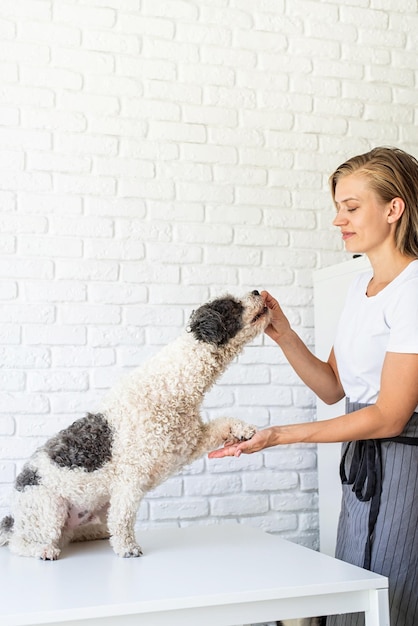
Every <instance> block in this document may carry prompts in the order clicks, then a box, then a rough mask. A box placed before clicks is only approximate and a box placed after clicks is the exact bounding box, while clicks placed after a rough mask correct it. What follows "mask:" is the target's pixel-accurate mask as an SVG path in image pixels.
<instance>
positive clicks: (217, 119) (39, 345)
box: [0, 0, 418, 546]
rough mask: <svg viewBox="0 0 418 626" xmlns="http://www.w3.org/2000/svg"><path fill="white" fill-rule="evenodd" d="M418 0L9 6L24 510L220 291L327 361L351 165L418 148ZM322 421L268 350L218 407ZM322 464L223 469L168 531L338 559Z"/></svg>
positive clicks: (271, 461)
mask: <svg viewBox="0 0 418 626" xmlns="http://www.w3.org/2000/svg"><path fill="white" fill-rule="evenodd" d="M417 26H418V15H417V13H416V2H415V0H414V1H412V0H404V1H402V2H399V0H328V1H324V2H322V1H309V0H291V1H289V2H284V0H201V1H197V0H174V1H173V0H171V1H168V0H2V2H1V3H0V77H1V89H0V146H1V148H0V170H1V176H0V255H1V258H0V363H1V366H0V367H1V369H0V513H5V512H6V511H7V503H8V499H9V494H10V489H11V485H12V483H13V480H14V477H15V475H16V472H17V471H18V470H19V468H20V466H21V464H22V462H23V460H24V459H25V458H26V457H27V456H28V455H29V454H30V453H31V452H32V451H33V450H34V448H35V447H36V446H37V445H39V444H40V443H42V442H43V441H44V440H45V438H46V437H47V436H48V435H50V434H52V433H54V432H55V431H56V430H57V429H58V428H62V427H64V426H65V425H66V424H68V423H70V422H71V421H72V420H74V419H76V418H78V417H80V416H81V415H83V414H84V413H85V412H86V411H87V410H90V409H92V408H93V407H94V406H95V405H96V404H97V401H98V400H99V398H101V397H102V395H103V394H104V392H105V390H106V389H107V388H108V387H109V386H110V385H112V384H113V382H114V381H115V380H116V379H117V378H118V377H119V376H120V375H121V374H122V373H123V372H125V371H127V370H129V369H130V368H131V367H134V366H136V365H137V364H139V363H140V362H141V361H142V360H144V359H145V358H147V357H148V356H149V355H150V354H152V353H153V352H154V351H155V350H156V349H158V347H159V346H160V345H162V344H164V343H165V342H166V341H169V340H171V339H172V338H173V337H174V336H176V335H177V334H178V333H179V332H180V331H181V329H182V328H183V327H184V325H185V324H186V322H187V318H188V315H189V313H190V311H191V309H192V308H193V307H195V306H197V305H198V304H200V303H201V302H203V301H205V300H206V299H208V298H209V297H212V296H215V295H217V294H220V293H223V292H225V291H232V292H233V293H236V294H237V295H240V294H242V293H243V292H245V291H246V290H247V289H250V288H255V287H258V288H267V289H269V290H271V292H272V293H273V294H275V295H276V296H278V297H279V298H280V300H281V302H282V304H283V307H284V308H285V310H286V312H287V313H288V315H289V317H290V319H291V321H292V323H293V324H294V326H295V328H296V329H297V330H298V331H299V332H300V334H301V336H302V337H303V338H304V339H305V340H306V341H307V342H308V343H309V344H310V345H311V346H312V344H313V328H312V270H314V269H315V268H319V267H322V266H325V265H329V264H331V263H334V262H338V261H341V260H343V259H344V258H345V256H344V252H343V251H342V247H341V244H340V241H339V238H338V235H337V234H336V233H335V232H334V230H333V227H332V226H331V224H330V222H331V219H332V214H333V209H332V206H331V202H330V198H329V194H328V191H327V177H328V174H329V173H330V171H331V170H332V169H333V168H334V167H335V166H337V165H338V164H339V163H340V162H341V161H342V160H344V159H345V158H347V157H348V156H351V155H352V154H355V153H358V152H361V151H364V150H366V149H368V148H370V147H372V146H373V145H376V144H396V145H399V146H401V147H403V148H404V149H406V150H409V151H410V152H412V153H415V154H417V153H418V145H417V141H418V135H417V131H416V122H417V113H416V111H417V109H416V103H417V99H416V93H417V84H416V83H417V78H416V77H417V76H418V74H417V70H418V58H417V56H416V54H415V50H416V45H417V36H416V32H417ZM223 413H229V414H232V415H236V416H240V417H243V418H245V419H247V420H248V421H253V422H255V423H256V424H258V425H259V426H261V427H262V426H265V425H267V424H270V423H286V422H289V421H293V420H297V421H301V420H310V419H313V418H314V416H315V402H314V397H313V396H312V394H311V393H310V392H308V391H307V390H306V389H305V388H304V387H303V386H302V385H301V383H300V381H299V380H298V379H297V377H296V376H295V375H294V374H293V372H292V371H291V370H290V368H289V367H288V365H287V364H286V362H285V360H284V358H283V356H282V354H281V352H280V350H279V349H278V348H277V347H275V346H274V345H273V344H272V342H270V340H269V339H268V338H264V339H260V340H258V341H256V342H255V343H254V345H252V346H250V347H248V348H247V349H246V351H245V353H244V354H243V355H242V357H240V359H239V360H238V362H236V363H234V364H233V365H232V367H231V368H230V370H229V371H228V372H227V373H226V374H225V376H224V377H223V378H222V380H221V381H220V383H219V384H218V385H217V386H216V387H215V388H214V389H213V390H212V391H211V392H210V394H209V395H208V397H207V399H206V402H205V414H206V415H208V416H217V415H220V414H223ZM316 492H317V480H316V450H315V447H313V446H292V447H288V448H285V449H282V450H279V449H275V450H269V451H266V453H265V454H258V455H253V456H249V457H244V458H243V457H241V458H240V459H239V460H235V459H233V460H224V461H212V462H209V461H208V460H207V459H202V460H200V461H199V462H197V463H195V464H194V465H193V466H192V467H189V468H187V469H186V470H185V471H184V472H183V473H182V474H181V475H179V476H175V477H173V478H171V479H170V480H169V481H167V482H166V483H165V484H163V485H162V486H161V487H160V488H159V489H157V490H156V491H155V492H154V493H152V494H150V495H149V497H148V498H147V500H146V501H145V502H144V503H143V504H142V506H141V510H140V515H139V517H140V521H141V523H142V524H144V525H154V524H163V525H167V524H168V525H173V524H180V525H186V524H198V523H220V522H222V523H225V522H236V521H237V520H238V521H240V522H245V523H248V524H253V525H257V526H261V527H263V528H265V529H267V530H269V531H271V532H275V533H279V534H281V535H283V536H285V537H288V538H290V539H292V540H296V541H298V542H301V543H304V544H307V545H310V546H316V545H317V543H318V528H317V523H318V522H317V516H316V513H317V500H316Z"/></svg>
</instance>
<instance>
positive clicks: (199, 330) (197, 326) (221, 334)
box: [188, 304, 228, 346]
mask: <svg viewBox="0 0 418 626" xmlns="http://www.w3.org/2000/svg"><path fill="white" fill-rule="evenodd" d="M188 330H189V332H191V333H192V334H193V336H194V338H195V339H197V340H198V341H203V342H205V343H213V344H215V345H217V346H220V345H221V344H223V343H225V342H226V341H227V340H228V337H227V333H226V328H225V325H224V323H223V320H222V315H221V314H220V313H219V312H218V311H215V310H214V309H212V308H211V307H210V305H208V304H204V305H203V306H201V307H199V308H198V309H197V311H193V313H192V315H191V317H190V321H189V325H188Z"/></svg>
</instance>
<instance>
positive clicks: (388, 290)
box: [209, 148, 418, 626]
mask: <svg viewBox="0 0 418 626" xmlns="http://www.w3.org/2000/svg"><path fill="white" fill-rule="evenodd" d="M330 186H331V193H332V197H333V200H334V204H335V207H336V210H337V212H336V216H335V218H334V221H333V223H334V225H335V226H337V227H338V228H340V231H341V235H342V238H343V241H344V243H345V247H346V250H347V251H349V252H351V253H363V254H366V255H367V257H368V259H369V261H370V264H371V267H372V271H370V272H366V273H363V274H361V275H360V276H358V277H357V278H356V279H355V280H354V282H353V284H352V286H351V288H350V291H349V294H348V298H347V302H346V304H345V308H344V311H343V313H342V316H341V319H340V322H339V326H338V330H337V335H336V339H335V343H334V347H333V348H332V350H331V353H330V355H329V358H328V361H326V362H324V361H321V360H319V359H317V358H316V357H315V356H314V355H313V354H312V353H311V352H310V351H309V350H308V348H307V347H306V346H305V345H304V344H303V342H302V341H301V340H300V338H299V337H298V336H297V335H296V333H295V332H294V331H293V330H292V329H291V327H290V325H289V322H288V320H287V318H286V316H285V315H284V313H283V311H282V310H281V308H280V305H279V304H278V302H277V301H276V300H275V299H274V298H273V297H272V296H271V295H270V294H269V293H267V292H263V296H264V298H265V302H266V305H267V306H268V307H269V308H270V309H271V311H272V313H273V319H272V322H271V325H270V326H269V327H268V328H267V330H266V333H267V334H268V335H269V336H270V337H271V338H272V339H273V340H274V341H276V343H277V344H278V345H279V346H280V348H281V349H282V350H283V352H284V354H285V356H286V358H287V359H288V361H289V363H290V364H291V365H292V367H293V368H294V369H295V371H296V372H297V374H298V375H299V376H300V378H301V379H302V380H303V381H304V382H305V383H306V384H307V385H308V386H309V387H310V388H311V389H312V390H313V391H314V392H315V393H316V394H317V395H318V396H319V397H320V398H321V399H322V400H323V401H324V402H326V403H328V404H333V403H335V402H337V401H338V400H340V399H341V398H343V397H344V396H345V397H346V403H347V413H346V414H345V415H341V416H339V417H336V418H334V419H329V420H324V421H320V422H310V423H305V424H292V425H288V426H272V427H270V428H266V429H264V430H261V431H259V432H257V433H256V435H255V436H254V437H253V438H252V439H251V440H250V441H247V442H242V443H239V444H236V445H232V446H228V447H226V448H223V449H221V450H217V451H214V452H211V453H210V455H209V456H210V457H211V458H215V457H222V456H239V455H240V454H242V453H246V454H251V453H253V452H257V451H259V450H262V449H264V448H268V447H270V446H275V445H279V444H291V443H300V442H307V443H320V442H321V443H326V442H344V443H343V455H342V461H341V467H340V472H341V478H342V482H343V499H342V509H341V514H340V521H339V527H338V538H337V550H336V556H337V557H338V558H340V559H343V560H345V561H347V562H350V563H353V564H355V565H359V566H361V567H366V568H369V569H371V570H372V571H374V572H377V573H380V574H383V575H385V576H388V578H389V596H390V608H391V626H416V625H417V624H418V533H417V532H416V529H417V525H418V447H417V444H418V406H417V405H418V260H417V259H418V162H417V161H416V160H415V159H414V158H413V157H412V156H411V155H409V154H407V153H405V152H403V151H402V150H399V149H396V148H375V149H374V150H372V151H371V152H368V153H366V154H363V155H360V156H357V157H353V158H352V159H349V160H348V161H347V162H346V163H344V164H342V165H341V166H340V167H338V168H337V170H336V171H335V172H334V173H333V174H332V176H331V177H330ZM363 619H364V618H363V615H362V614H353V615H346V616H339V617H332V618H328V621H327V624H333V625H334V624H338V625H339V626H340V625H341V626H342V625H344V626H359V625H360V624H363V623H364V621H363Z"/></svg>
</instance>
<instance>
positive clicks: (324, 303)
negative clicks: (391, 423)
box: [313, 256, 370, 556]
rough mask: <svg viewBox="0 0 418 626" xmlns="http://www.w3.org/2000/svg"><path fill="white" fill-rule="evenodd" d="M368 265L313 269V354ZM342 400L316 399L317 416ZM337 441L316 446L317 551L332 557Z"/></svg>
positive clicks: (320, 350) (340, 409) (336, 410)
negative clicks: (352, 282) (355, 279)
mask: <svg viewBox="0 0 418 626" xmlns="http://www.w3.org/2000/svg"><path fill="white" fill-rule="evenodd" d="M369 267H370V264H369V261H368V259H367V257H365V256H362V257H358V258H356V259H351V260H350V261H346V262H344V263H340V264H338V265H333V266H332V267H326V268H324V269H322V270H317V271H316V272H314V276H313V279H314V302H315V317H314V320H315V345H316V355H317V356H318V357H319V358H320V359H324V360H326V359H327V358H328V355H329V353H330V350H331V348H332V345H333V343H334V337H335V333H336V328H337V324H338V319H339V316H340V313H341V310H342V307H343V305H344V301H345V298H346V294H347V290H348V287H349V285H350V283H351V281H352V280H353V278H354V276H355V274H358V273H359V272H363V271H365V270H367V269H368V268H369ZM344 411H345V400H341V401H340V402H337V403H336V404H333V405H331V406H328V405H326V404H325V403H324V402H322V401H321V400H319V398H318V400H317V419H319V420H321V419H329V418H331V417H336V416H337V415H341V414H343V413H344ZM340 450H341V444H339V443H325V444H319V445H318V480H319V540H320V550H321V552H324V553H325V554H329V555H330V556H334V553H335V540H336V535H337V524H338V515H339V511H340V500H341V486H340V479H339V472H338V467H339V460H340Z"/></svg>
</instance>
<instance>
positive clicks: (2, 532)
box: [0, 515, 15, 546]
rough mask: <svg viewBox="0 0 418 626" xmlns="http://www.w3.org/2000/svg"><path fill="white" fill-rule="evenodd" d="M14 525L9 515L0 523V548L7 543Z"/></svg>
mask: <svg viewBox="0 0 418 626" xmlns="http://www.w3.org/2000/svg"><path fill="white" fill-rule="evenodd" d="M14 523H15V521H14V519H13V517H12V516H11V515H6V517H3V519H2V520H1V521H0V546H5V545H6V544H7V543H9V539H10V536H11V534H12V532H13V525H14Z"/></svg>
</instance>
